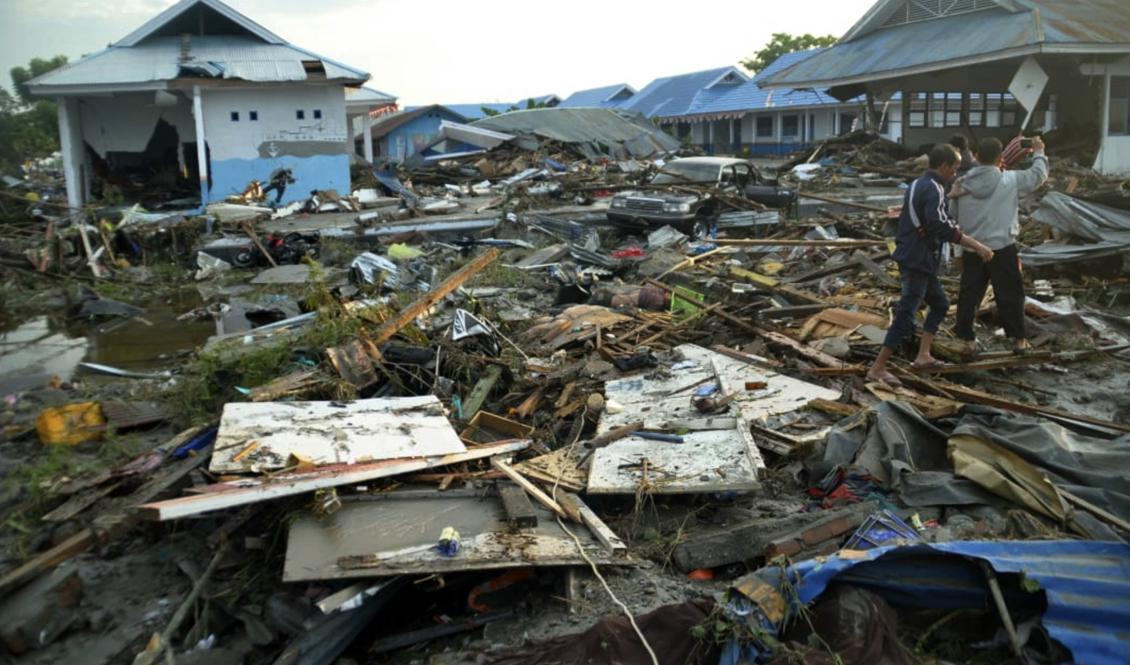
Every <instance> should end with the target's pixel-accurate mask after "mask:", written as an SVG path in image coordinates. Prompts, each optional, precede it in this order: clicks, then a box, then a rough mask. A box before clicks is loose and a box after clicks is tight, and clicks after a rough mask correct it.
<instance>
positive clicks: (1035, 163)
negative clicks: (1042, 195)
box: [1016, 136, 1048, 196]
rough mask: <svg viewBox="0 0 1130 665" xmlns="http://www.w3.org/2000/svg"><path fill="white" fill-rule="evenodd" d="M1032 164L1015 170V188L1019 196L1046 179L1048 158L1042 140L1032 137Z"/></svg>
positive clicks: (1029, 191)
mask: <svg viewBox="0 0 1130 665" xmlns="http://www.w3.org/2000/svg"><path fill="white" fill-rule="evenodd" d="M1032 152H1033V155H1032V166H1030V167H1028V168H1026V169H1024V170H1023V171H1016V189H1017V191H1018V192H1019V193H1020V195H1021V196H1023V195H1025V194H1029V193H1031V192H1034V191H1036V190H1037V189H1038V188H1039V187H1040V185H1042V184H1044V181H1045V180H1047V179H1048V158H1047V157H1046V156H1045V155H1044V141H1043V139H1041V138H1040V137H1038V136H1037V137H1036V138H1034V139H1032Z"/></svg>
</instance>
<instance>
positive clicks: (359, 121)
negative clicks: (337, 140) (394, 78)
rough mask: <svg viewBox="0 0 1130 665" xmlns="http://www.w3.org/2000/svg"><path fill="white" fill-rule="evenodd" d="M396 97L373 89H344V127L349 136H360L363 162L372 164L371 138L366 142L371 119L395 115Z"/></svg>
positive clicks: (371, 124) (371, 123)
mask: <svg viewBox="0 0 1130 665" xmlns="http://www.w3.org/2000/svg"><path fill="white" fill-rule="evenodd" d="M397 110H398V109H397V107H396V97H394V96H392V95H390V94H388V93H387V92H381V91H380V90H377V89H375V88H370V87H367V86H366V87H361V88H346V89H345V115H346V121H347V122H346V125H347V127H348V128H349V133H350V134H351V135H358V134H360V135H361V137H362V139H361V147H360V154H361V156H362V157H364V158H365V161H367V162H369V163H372V162H373V141H372V136H371V134H369V138H368V139H367V140H366V139H365V136H366V134H368V132H367V130H369V129H371V128H372V126H373V119H374V118H379V117H380V116H382V115H386V114H389V113H396V112H397Z"/></svg>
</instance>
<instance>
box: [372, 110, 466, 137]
mask: <svg viewBox="0 0 1130 665" xmlns="http://www.w3.org/2000/svg"><path fill="white" fill-rule="evenodd" d="M432 112H438V113H439V114H440V115H442V116H446V117H444V118H443V119H444V120H453V121H455V122H460V123H462V122H467V118H465V117H464V116H462V115H459V114H458V113H456V112H455V111H452V110H451V109H450V108H449V107H447V106H442V105H440V104H431V105H429V106H414V107H412V108H411V109H408V110H405V111H400V112H398V113H390V114H388V115H383V116H381V117H380V118H379V119H378V120H376V121H374V122H373V125H372V129H371V131H372V134H373V138H374V139H379V138H381V137H382V136H386V135H387V134H388V133H389V132H391V131H392V130H394V129H396V128H397V127H400V126H402V125H405V124H407V123H409V122H412V121H413V120H415V119H416V118H419V117H420V116H423V115H427V114H428V113H432ZM363 134H364V132H360V133H358V136H361V135H363Z"/></svg>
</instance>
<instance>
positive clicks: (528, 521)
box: [498, 485, 538, 529]
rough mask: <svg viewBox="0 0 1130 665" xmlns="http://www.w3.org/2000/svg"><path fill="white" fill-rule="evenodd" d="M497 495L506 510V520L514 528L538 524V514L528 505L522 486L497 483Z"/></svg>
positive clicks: (528, 501)
mask: <svg viewBox="0 0 1130 665" xmlns="http://www.w3.org/2000/svg"><path fill="white" fill-rule="evenodd" d="M498 496H499V498H501V499H502V507H503V509H504V510H506V522H507V523H508V524H509V525H510V526H512V527H514V528H516V529H528V528H532V527H535V526H537V525H538V514H537V513H536V512H534V507H533V506H532V505H530V498H529V497H528V496H526V493H525V492H523V491H522V488H520V487H516V486H514V485H499V486H498Z"/></svg>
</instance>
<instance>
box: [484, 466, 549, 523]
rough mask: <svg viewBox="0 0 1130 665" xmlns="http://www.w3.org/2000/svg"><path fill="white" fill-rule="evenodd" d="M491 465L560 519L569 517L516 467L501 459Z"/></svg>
mask: <svg viewBox="0 0 1130 665" xmlns="http://www.w3.org/2000/svg"><path fill="white" fill-rule="evenodd" d="M490 463H491V466H493V467H494V468H496V469H498V470H499V471H501V472H503V473H505V474H506V476H507V477H508V478H510V480H513V481H514V482H515V483H517V484H518V486H519V487H521V488H522V489H524V490H526V492H528V493H529V494H530V496H532V497H534V498H535V499H537V501H538V503H540V504H541V505H543V506H545V507H546V508H549V509H550V510H552V511H553V512H555V513H557V515H558V517H564V518H568V517H569V515H568V513H566V512H565V510H564V509H563V508H562V507H561V506H560V505H558V503H557V502H556V501H554V500H553V499H551V498H550V497H549V495H548V494H546V493H545V492H543V491H541V489H539V488H538V486H537V485H535V484H533V483H532V482H530V481H529V480H528V479H527V478H526V477H525V476H523V475H522V474H520V473H518V472H517V471H515V470H514V467H512V466H510V465H509V464H507V463H506V462H504V461H503V460H502V459H501V458H498V457H492V458H491V460H490Z"/></svg>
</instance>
